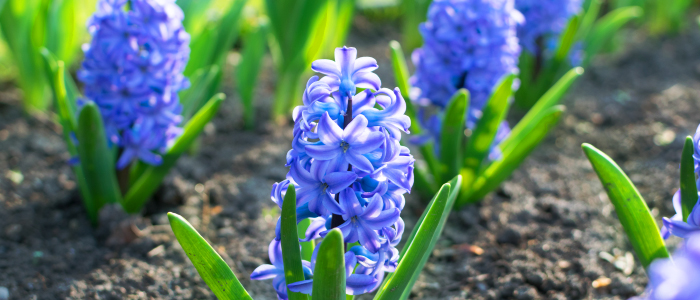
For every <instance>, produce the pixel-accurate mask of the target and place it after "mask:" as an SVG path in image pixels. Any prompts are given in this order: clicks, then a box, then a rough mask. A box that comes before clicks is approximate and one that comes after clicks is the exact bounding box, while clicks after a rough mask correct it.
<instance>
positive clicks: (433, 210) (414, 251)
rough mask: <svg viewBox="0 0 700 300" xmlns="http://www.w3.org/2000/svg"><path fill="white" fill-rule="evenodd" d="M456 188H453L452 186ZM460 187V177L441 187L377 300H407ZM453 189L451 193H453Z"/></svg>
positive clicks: (381, 287)
mask: <svg viewBox="0 0 700 300" xmlns="http://www.w3.org/2000/svg"><path fill="white" fill-rule="evenodd" d="M453 183H454V184H455V188H454V189H453V188H452V184H453ZM460 184H461V177H460V176H458V177H457V178H455V179H453V181H452V182H450V183H446V184H444V185H443V186H442V188H440V191H438V193H437V194H436V195H435V197H434V199H433V200H432V201H431V205H430V207H429V208H428V209H426V212H425V213H424V216H423V217H421V220H419V223H418V225H416V227H417V228H418V230H417V231H415V229H414V231H415V235H413V234H412V236H411V237H409V239H408V240H407V243H406V246H405V247H406V248H405V249H406V250H405V252H404V253H402V255H401V256H400V260H399V264H398V266H397V267H396V271H395V272H394V273H393V274H392V276H391V277H389V278H388V279H387V280H386V281H385V282H384V284H383V285H382V286H380V287H379V290H378V291H377V295H376V296H375V297H374V299H376V300H390V299H396V300H398V299H406V298H407V297H408V293H409V292H410V290H411V286H412V284H413V283H415V279H416V278H417V274H418V273H420V271H421V270H422V269H423V266H424V265H425V262H426V261H427V258H428V257H429V256H430V253H431V252H432V250H433V247H434V246H435V243H436V242H437V239H438V237H439V236H440V233H441V232H442V229H443V228H444V222H445V220H447V216H448V215H449V212H450V211H451V209H452V205H453V204H454V201H455V199H456V198H457V191H458V190H459V189H458V188H457V186H459V185H460ZM451 190H452V191H451Z"/></svg>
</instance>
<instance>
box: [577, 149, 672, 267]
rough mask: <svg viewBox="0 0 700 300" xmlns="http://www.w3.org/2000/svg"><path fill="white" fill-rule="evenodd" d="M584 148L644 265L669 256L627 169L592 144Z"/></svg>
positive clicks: (652, 218) (646, 265)
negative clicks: (624, 170) (623, 168)
mask: <svg viewBox="0 0 700 300" xmlns="http://www.w3.org/2000/svg"><path fill="white" fill-rule="evenodd" d="M582 148H583V152H584V153H585V154H586V157H588V160H589V161H590V162H591V165H592V166H593V169H594V170H595V172H596V174H597V175H598V178H599V179H600V181H601V183H602V184H603V188H605V191H606V192H607V193H608V198H610V202H612V204H613V205H614V206H615V212H617V215H618V218H619V219H620V223H621V224H622V227H623V228H624V229H625V232H626V233H627V237H628V238H629V240H630V242H631V243H632V247H633V248H634V251H635V253H636V254H637V258H638V259H639V260H640V262H641V263H642V265H643V266H644V267H645V268H646V267H648V266H649V264H651V262H652V261H653V260H654V259H657V258H668V257H669V254H668V250H667V249H666V246H665V245H664V242H663V239H662V238H661V233H660V232H659V228H658V227H657V226H656V222H655V221H654V217H653V216H652V215H651V213H650V212H649V208H648V207H647V204H646V202H645V201H644V198H642V196H641V195H640V194H639V191H638V190H637V188H636V187H635V186H634V184H633V183H632V182H631V181H630V179H629V178H628V177H627V175H626V174H625V172H623V171H622V169H620V167H619V166H618V165H617V164H616V163H615V162H614V161H613V160H612V159H611V158H610V157H609V156H607V155H606V154H605V153H603V152H602V151H600V150H598V149H596V148H595V147H593V146H592V145H590V144H583V145H582Z"/></svg>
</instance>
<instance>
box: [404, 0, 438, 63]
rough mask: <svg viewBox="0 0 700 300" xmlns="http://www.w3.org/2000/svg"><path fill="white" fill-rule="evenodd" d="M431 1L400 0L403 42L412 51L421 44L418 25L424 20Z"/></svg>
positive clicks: (421, 39)
mask: <svg viewBox="0 0 700 300" xmlns="http://www.w3.org/2000/svg"><path fill="white" fill-rule="evenodd" d="M431 2H432V0H401V8H402V10H403V18H402V20H401V21H402V24H401V34H402V37H403V43H404V45H406V48H407V49H408V50H409V51H413V49H416V48H418V47H420V46H421V44H423V38H422V36H421V34H420V31H419V30H418V27H419V25H420V23H423V22H425V20H426V18H427V15H428V7H430V3H431Z"/></svg>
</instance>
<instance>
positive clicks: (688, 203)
mask: <svg viewBox="0 0 700 300" xmlns="http://www.w3.org/2000/svg"><path fill="white" fill-rule="evenodd" d="M694 152H695V150H694V147H693V138H692V137H690V136H688V137H686V138H685V145H683V154H682V156H681V207H682V208H683V209H682V212H683V222H687V221H688V216H690V212H691V211H693V207H695V205H696V204H697V203H698V187H697V185H696V184H695V159H694V158H693V154H694Z"/></svg>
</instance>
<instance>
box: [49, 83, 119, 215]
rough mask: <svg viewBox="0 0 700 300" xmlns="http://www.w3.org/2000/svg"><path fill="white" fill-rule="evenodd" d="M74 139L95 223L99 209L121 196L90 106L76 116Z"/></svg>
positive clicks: (97, 119)
mask: <svg viewBox="0 0 700 300" xmlns="http://www.w3.org/2000/svg"><path fill="white" fill-rule="evenodd" d="M59 75H60V74H59ZM76 135H77V138H78V155H79V157H80V167H81V168H82V170H83V174H84V175H85V179H86V183H87V187H88V190H89V191H90V198H91V199H92V201H91V202H92V204H93V205H94V206H93V207H88V212H89V215H90V218H91V220H92V221H93V222H95V223H96V222H97V213H98V212H99V210H100V208H101V207H102V206H103V205H104V204H106V203H119V202H121V199H122V195H121V192H120V190H119V184H118V183H117V177H116V171H115V163H114V157H113V156H112V153H113V152H112V150H111V149H109V146H108V145H107V136H106V135H105V130H104V124H103V123H102V116H101V115H100V112H99V110H98V109H97V106H96V105H95V104H94V103H88V104H85V106H83V108H82V110H81V112H80V115H79V116H78V128H77V131H76ZM86 204H87V202H86Z"/></svg>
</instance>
